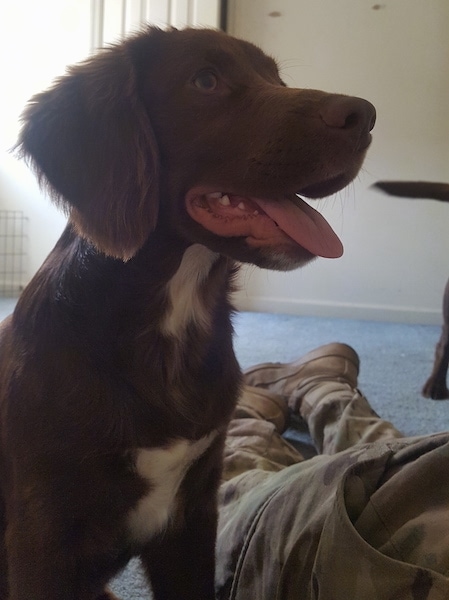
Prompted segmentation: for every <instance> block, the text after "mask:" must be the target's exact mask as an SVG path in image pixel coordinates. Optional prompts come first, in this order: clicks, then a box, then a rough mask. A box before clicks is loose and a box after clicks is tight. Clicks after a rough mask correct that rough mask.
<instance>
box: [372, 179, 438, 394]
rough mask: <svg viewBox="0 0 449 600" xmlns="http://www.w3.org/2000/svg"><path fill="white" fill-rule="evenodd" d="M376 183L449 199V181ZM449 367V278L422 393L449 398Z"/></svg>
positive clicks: (396, 191) (395, 192)
mask: <svg viewBox="0 0 449 600" xmlns="http://www.w3.org/2000/svg"><path fill="white" fill-rule="evenodd" d="M375 186H376V187H378V188H379V189H381V190H382V191H384V192H386V193H387V194H390V195H392V196H401V197H404V198H430V199H432V200H440V201H442V202H449V184H448V183H431V182H427V181H378V182H377V183H376V184H375ZM448 367H449V280H448V281H447V283H446V287H445V289H444V295H443V328H442V332H441V337H440V339H439V341H438V343H437V346H436V348H435V361H434V364H433V370H432V373H431V375H430V377H429V379H428V380H427V381H426V383H425V384H424V387H423V389H422V394H423V396H425V397H426V398H433V400H446V399H447V398H449V389H448V387H447V383H446V380H447V371H448Z"/></svg>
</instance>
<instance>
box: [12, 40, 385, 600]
mask: <svg viewBox="0 0 449 600" xmlns="http://www.w3.org/2000/svg"><path fill="white" fill-rule="evenodd" d="M373 123H374V109H373V107H372V106H371V105H370V104H369V103H368V102H366V101H363V100H360V99H356V98H349V97H345V96H337V95H330V94H326V93H324V92H319V91H314V90H307V91H303V90H293V89H288V88H286V87H285V86H284V84H283V83H282V81H281V80H280V78H279V74H278V71H277V68H276V65H275V63H274V61H273V60H272V59H270V58H268V57H267V56H265V55H264V54H263V53H262V52H261V51H260V50H259V49H257V48H256V47H254V46H252V45H251V44H248V43H245V42H242V41H239V40H236V39H234V38H231V37H229V36H226V35H225V34H223V33H219V32H214V31H209V30H198V31H195V30H184V31H176V30H173V31H168V32H164V31H160V30H158V29H154V28H148V30H146V31H145V32H143V33H141V34H139V35H137V36H134V37H132V38H130V39H128V40H126V41H125V42H123V43H122V44H120V45H117V46H114V47H112V48H110V49H108V50H105V51H103V52H100V53H99V54H98V55H97V56H95V57H93V58H91V59H89V60H88V61H87V62H85V63H82V64H80V65H78V66H75V67H73V68H71V69H70V70H69V72H68V74H67V75H66V76H64V77H62V78H61V79H60V80H58V81H57V82H56V84H55V85H54V87H53V88H51V89H50V90H48V91H46V92H43V93H42V94H39V95H37V96H36V97H35V98H33V99H32V101H31V103H30V105H29V107H28V108H27V110H26V112H25V115H24V128H23V132H22V136H21V139H20V150H21V153H22V154H23V155H24V156H25V157H26V158H28V159H29V160H30V161H31V163H32V164H33V166H34V168H35V170H36V172H37V174H38V176H39V178H40V180H41V183H42V184H43V185H45V186H47V188H48V189H49V190H50V192H51V194H52V197H53V199H54V200H55V201H56V202H57V203H59V204H60V205H61V206H62V207H63V208H64V209H65V210H66V211H67V213H68V216H69V222H68V225H67V228H66V230H65V231H64V233H63V234H62V236H61V238H60V240H59V241H58V243H57V244H56V246H55V248H54V249H53V251H52V252H51V254H50V255H49V257H48V258H47V260H46V261H45V263H44V264H43V266H42V267H41V269H40V270H39V272H38V273H37V274H36V276H35V277H34V278H33V280H32V281H31V283H30V284H29V285H28V286H27V288H26V289H25V291H24V292H23V294H22V296H21V298H20V299H19V302H18V304H17V307H16V310H15V311H14V314H13V315H12V316H11V317H10V318H8V319H7V320H6V321H5V322H4V324H3V326H2V331H1V344H0V382H1V387H0V409H1V461H0V468H1V473H0V475H1V503H0V516H1V521H0V525H1V527H2V532H3V533H4V535H3V537H2V542H1V544H0V565H1V569H0V598H1V599H3V600H4V599H6V598H9V600H25V599H26V600H30V598H33V600H61V599H62V598H64V599H79V600H88V599H89V600H92V599H97V600H98V599H99V598H105V597H107V592H104V591H103V590H104V586H105V585H106V583H107V582H108V580H109V579H110V578H111V577H112V576H113V575H114V574H116V573H117V572H118V570H119V569H121V568H123V567H124V566H125V565H126V563H127V561H128V560H129V558H130V557H131V556H135V555H137V556H140V557H141V559H142V562H143V565H144V567H145V569H146V572H147V574H148V577H149V580H150V582H151V584H152V587H153V590H154V595H155V598H157V599H162V598H163V599H166V600H170V599H172V600H175V599H176V600H180V598H182V599H183V600H198V599H199V598H201V600H212V598H213V597H214V590H213V588H214V543H215V528H216V519H217V509H216V490H217V487H218V484H219V480H220V472H221V454H222V446H223V439H224V434H225V430H226V427H227V423H228V421H229V419H230V417H231V414H232V411H233V409H234V405H235V402H236V398H237V396H238V392H239V386H240V370H239V367H238V364H237V361H236V358H235V356H234V352H233V349H232V326H231V320H230V315H231V311H232V307H231V304H230V300H229V296H230V292H231V291H232V278H233V275H234V273H235V270H236V268H237V267H236V263H235V262H234V259H236V260H239V261H246V262H250V263H254V264H257V265H260V266H265V267H270V268H278V269H284V268H289V269H291V268H295V267H297V266H300V265H302V264H305V263H306V262H308V261H309V260H311V259H312V258H313V252H311V251H309V250H307V249H305V248H304V247H302V246H301V244H300V243H298V242H296V241H294V240H293V239H292V238H291V237H289V236H287V235H286V234H285V233H283V232H282V231H281V229H280V228H279V227H277V226H276V224H275V223H274V221H273V220H271V219H269V218H268V216H267V215H266V214H265V213H264V212H263V211H257V210H254V206H255V205H253V202H252V200H251V199H250V198H257V197H259V198H264V199H265V200H267V201H269V202H270V203H273V204H276V203H278V202H279V201H280V200H282V199H284V198H287V197H288V198H290V197H292V198H293V194H294V193H295V192H303V193H306V194H308V195H310V196H312V197H320V196H325V195H328V194H330V193H333V192H335V191H337V190H338V189H341V188H342V187H344V186H345V185H346V184H347V183H348V182H349V181H351V180H352V179H353V177H354V176H355V175H356V173H357V172H358V170H359V168H360V166H361V164H362V161H363V158H364V155H365V152H366V148H367V147H368V145H369V142H370V136H369V130H370V129H371V127H372V126H373ZM214 191H223V192H227V193H229V194H230V195H231V199H232V205H231V206H230V207H223V206H221V205H220V204H219V202H218V201H217V200H214V199H211V197H210V196H208V195H207V194H208V193H210V192H214ZM247 197H248V198H247ZM241 198H243V199H244V203H243V204H244V207H243V209H242V207H240V208H239V207H237V202H239V201H240V200H239V199H241ZM243 204H242V206H243ZM239 211H240V212H239ZM234 229H235V231H234ZM317 235H318V234H317ZM203 444H205V446H204V447H206V446H207V447H206V449H205V450H204V448H203V446H202V445H203ZM186 448H187V450H186ZM203 450H204V451H203ZM177 453H178V454H179V457H180V458H179V461H178V459H177V458H176V457H177V456H178V454H177ZM139 457H140V458H141V459H142V461H141V462H139ZM148 457H149V458H148ZM154 457H156V458H154ZM158 457H162V458H161V460H159V458H158ZM145 461H146V462H145ZM164 461H165V462H164ZM182 461H185V462H182ZM166 463H167V470H166V471H164V468H165V467H164V468H163V465H165V464H166ZM183 465H185V466H183ZM139 469H140V470H139ZM152 469H153V470H152ZM161 469H162V471H161ZM178 469H179V473H180V475H179V478H178V479H179V488H177V487H176V486H175V485H174V484H173V485H172V484H170V483H167V482H170V481H171V479H170V478H173V477H174V480H175V482H178V479H176V477H175V476H174V475H173V473H177V472H178V471H177V470H178ZM164 486H166V487H164ZM170 486H171V487H170ZM164 490H165V491H164ZM165 492H167V494H168V495H169V492H173V493H174V496H173V497H170V498H169V499H168V500H167V505H165V504H164V497H165V496H164V493H165ZM161 494H162V495H161ZM153 503H154V507H153ZM142 506H143V509H144V510H141V509H142ZM153 508H154V511H155V515H156V517H157V519H159V518H160V523H161V524H160V527H159V526H155V527H154V529H153V528H152V529H151V531H150V532H149V533H146V528H147V527H150V521H149V520H147V517H148V519H150V520H151V519H152V518H153V514H152V513H151V510H152V509H153ZM165 509H167V511H168V512H167V515H165V512H164V511H165ZM139 511H140V512H139ZM145 511H147V512H145ZM148 511H149V512H148ZM136 515H137V517H136ZM132 519H134V521H133V520H132ZM139 519H140V520H139ZM157 519H156V521H157ZM157 522H159V521H157ZM130 523H137V525H130ZM151 523H152V521H151ZM133 527H134V529H133ZM151 527H153V526H151Z"/></svg>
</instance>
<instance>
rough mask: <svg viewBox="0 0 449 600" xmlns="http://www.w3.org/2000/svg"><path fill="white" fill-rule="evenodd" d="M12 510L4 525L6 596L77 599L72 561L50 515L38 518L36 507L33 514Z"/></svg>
mask: <svg viewBox="0 0 449 600" xmlns="http://www.w3.org/2000/svg"><path fill="white" fill-rule="evenodd" d="M39 512H40V511H39ZM14 513H15V514H14V515H12V516H10V518H9V519H8V525H7V529H6V549H7V558H8V583H9V600H30V599H32V600H78V595H77V591H76V583H75V564H74V562H75V561H74V558H73V557H71V556H69V554H68V552H67V551H66V550H64V549H63V548H62V544H61V543H60V541H61V540H59V539H58V534H57V528H56V527H54V526H52V524H51V523H50V520H51V516H50V515H48V516H45V517H43V518H42V519H41V518H38V516H37V515H38V511H36V513H35V515H34V516H33V515H32V514H31V515H30V514H29V511H25V510H20V511H19V510H17V507H16V510H14ZM42 516H43V515H42Z"/></svg>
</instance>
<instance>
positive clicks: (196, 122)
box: [19, 28, 375, 269]
mask: <svg viewBox="0 0 449 600" xmlns="http://www.w3.org/2000/svg"><path fill="white" fill-rule="evenodd" d="M374 118H375V112H374V108H373V107H372V105H371V104H369V103H368V102H366V101H364V100H360V99H357V98H349V97H346V96H336V95H330V94H326V93H324V92H319V91H314V90H297V89H289V88H287V87H286V86H285V85H284V84H283V82H282V81H281V79H280V76H279V73H278V69H277V67H276V64H275V62H274V61H273V60H272V59H271V58H269V57H267V56H266V55H265V54H264V53H263V52H262V51H260V50H259V49H258V48H256V47H255V46H253V45H252V44H249V43H247V42H243V41H241V40H237V39H235V38H232V37H230V36H227V35H226V34H224V33H221V32H218V31H212V30H193V29H186V30H183V31H177V30H170V31H161V30H159V29H156V28H148V30H146V31H145V32H143V33H141V34H138V35H137V36H134V37H131V38H129V39H128V40H126V41H125V42H123V43H122V44H120V45H116V46H112V47H111V48H109V49H107V50H104V51H102V52H100V53H99V54H98V55H96V56H94V57H93V58H91V59H89V60H88V61H86V62H85V63H82V64H80V65H77V66H75V67H73V68H71V69H70V70H69V72H68V74H67V75H66V76H64V77H63V78H61V79H60V80H58V81H57V82H56V84H55V85H54V87H53V88H51V89H50V90H48V91H46V92H44V93H42V94H39V95H37V96H35V97H34V98H33V99H32V101H31V103H30V105H29V107H28V108H27V110H26V112H25V114H24V127H23V130H22V135H21V139H20V141H19V144H20V148H21V151H22V154H23V155H25V156H26V157H28V158H29V159H31V161H32V163H33V165H34V167H35V168H36V171H37V173H38V175H39V177H40V179H41V181H42V182H43V183H44V184H46V185H47V186H48V188H49V189H50V191H51V193H52V196H53V198H54V199H55V200H56V201H57V202H59V203H60V204H62V206H63V207H64V208H65V209H66V210H67V211H68V212H69V215H70V219H71V221H72V223H73V224H74V226H75V227H76V229H77V231H78V232H79V234H80V235H82V236H84V237H87V238H89V239H90V240H91V241H92V242H93V243H94V244H95V245H96V246H97V248H98V249H99V250H101V251H103V252H105V253H106V254H109V255H112V256H115V257H120V258H123V259H129V258H130V257H132V256H133V255H134V254H135V253H136V252H137V251H138V250H139V249H140V248H141V247H142V246H143V245H144V244H145V242H146V240H147V239H148V238H149V237H150V236H151V233H152V232H153V231H154V230H155V229H156V228H157V227H168V228H169V229H171V230H172V231H175V232H176V234H177V235H179V236H181V237H182V238H183V239H185V241H186V242H187V243H198V242H199V243H203V244H204V245H206V246H208V247H209V248H211V249H212V250H215V251H218V252H221V253H224V254H226V255H228V256H231V257H233V258H236V259H238V260H242V261H248V262H253V263H255V264H258V265H260V266H267V267H270V268H280V269H288V268H293V267H296V266H298V265H300V264H302V263H303V262H306V261H307V260H309V259H310V258H312V257H313V256H315V255H321V256H329V257H336V256H339V255H341V253H342V246H341V243H340V241H339V239H338V238H337V236H336V235H335V233H334V232H333V231H332V229H331V228H330V226H329V225H328V224H327V222H326V221H325V220H324V219H323V217H322V216H321V215H319V213H317V212H316V211H315V210H314V209H313V208H311V207H310V206H309V205H308V204H306V203H305V202H304V201H303V200H301V199H299V198H298V197H297V194H302V195H305V196H309V197H311V198H317V197H323V196H327V195H330V194H332V193H334V192H336V191H338V190H339V189H341V188H343V187H344V186H345V185H347V184H348V183H349V182H350V181H351V180H352V179H353V178H354V177H355V175H356V174H357V172H358V170H359V168H360V166H361V164H362V162H363V158H364V155H365V152H366V149H367V147H368V145H369V143H370V134H369V131H370V130H371V128H372V127H373V125H374Z"/></svg>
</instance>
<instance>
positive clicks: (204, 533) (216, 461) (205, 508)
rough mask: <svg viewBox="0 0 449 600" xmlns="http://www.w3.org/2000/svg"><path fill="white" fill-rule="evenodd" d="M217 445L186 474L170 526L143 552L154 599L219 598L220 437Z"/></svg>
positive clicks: (202, 599) (191, 599) (210, 599)
mask: <svg viewBox="0 0 449 600" xmlns="http://www.w3.org/2000/svg"><path fill="white" fill-rule="evenodd" d="M214 446H215V447H214V448H213V449H210V450H209V451H208V452H207V453H206V455H204V456H203V457H202V458H201V459H200V460H198V461H197V463H196V464H195V465H194V466H193V467H192V468H191V469H190V471H189V473H188V474H187V476H186V478H185V480H184V483H183V486H182V488H183V489H182V493H181V494H180V505H179V509H180V510H179V515H178V516H177V517H176V518H175V521H174V522H173V527H172V529H170V530H167V531H166V532H163V533H161V534H160V535H159V536H158V537H157V538H156V539H155V540H153V541H152V543H151V544H150V545H149V546H148V548H146V549H145V551H144V552H143V553H142V555H141V558H142V562H143V565H144V567H145V569H146V572H147V575H148V577H149V580H150V583H151V586H152V589H153V593H154V597H155V599H156V600H181V598H182V600H213V599H214V598H215V541H216V532H217V503H216V492H217V488H218V485H219V481H220V477H221V454H222V450H221V447H222V440H221V441H219V442H218V443H217V444H216V445H215V444H214Z"/></svg>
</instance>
